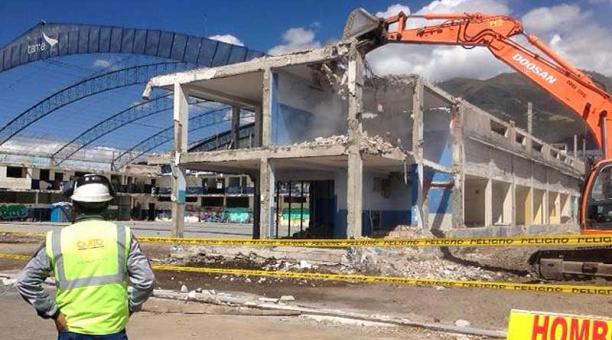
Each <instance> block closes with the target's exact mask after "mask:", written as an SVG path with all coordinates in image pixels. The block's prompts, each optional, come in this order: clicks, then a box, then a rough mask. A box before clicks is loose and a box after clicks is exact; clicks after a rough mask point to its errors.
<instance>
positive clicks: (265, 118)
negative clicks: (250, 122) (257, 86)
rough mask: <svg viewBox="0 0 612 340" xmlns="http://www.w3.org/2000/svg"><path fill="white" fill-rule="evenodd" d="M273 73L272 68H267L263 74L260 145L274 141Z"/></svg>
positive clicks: (266, 144)
mask: <svg viewBox="0 0 612 340" xmlns="http://www.w3.org/2000/svg"><path fill="white" fill-rule="evenodd" d="M273 78H274V77H273V73H272V70H271V69H270V68H266V69H265V70H264V74H263V98H262V104H261V106H262V107H261V125H260V127H259V128H260V132H259V133H260V139H259V140H260V142H261V144H260V146H268V145H270V143H271V142H272V105H274V103H273V100H272V96H273V95H274V94H273V93H272V92H273V84H272V83H273V80H274V79H273Z"/></svg>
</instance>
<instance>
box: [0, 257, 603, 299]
mask: <svg viewBox="0 0 612 340" xmlns="http://www.w3.org/2000/svg"><path fill="white" fill-rule="evenodd" d="M0 258H7V259H14V260H26V261H27V260H29V259H30V258H31V257H30V256H27V255H18V254H6V253H0ZM151 267H153V269H155V270H165V271H181V272H191V273H208V274H228V275H245V276H263V277H274V278H281V279H298V280H300V279H302V280H326V281H344V282H365V283H392V284H405V285H413V286H442V287H449V288H451V287H456V288H486V289H503V290H513V291H530V292H539V293H573V294H591V295H608V296H609V295H612V286H590V285H589V286H587V285H582V286H579V285H577V286H575V285H552V284H530V283H511V282H495V281H457V280H445V279H418V278H412V277H399V276H373V275H354V274H350V275H348V274H347V275H345V274H324V273H307V272H283V271H267V270H256V269H232V268H209V267H187V266H173V265H163V264H154V265H152V266H151Z"/></svg>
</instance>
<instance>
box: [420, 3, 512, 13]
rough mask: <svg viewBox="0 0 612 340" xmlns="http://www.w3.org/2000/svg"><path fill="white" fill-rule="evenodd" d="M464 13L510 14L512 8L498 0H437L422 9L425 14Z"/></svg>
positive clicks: (421, 11)
mask: <svg viewBox="0 0 612 340" xmlns="http://www.w3.org/2000/svg"><path fill="white" fill-rule="evenodd" d="M449 12H454V13H463V12H482V13H487V14H509V13H510V8H509V7H508V5H507V4H506V2H505V1H498V0H436V1H432V2H430V3H429V4H428V5H427V6H424V7H423V8H421V9H420V10H419V11H418V12H417V14H423V13H449Z"/></svg>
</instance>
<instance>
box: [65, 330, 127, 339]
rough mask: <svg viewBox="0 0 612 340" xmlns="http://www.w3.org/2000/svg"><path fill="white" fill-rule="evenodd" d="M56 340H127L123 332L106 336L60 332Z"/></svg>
mask: <svg viewBox="0 0 612 340" xmlns="http://www.w3.org/2000/svg"><path fill="white" fill-rule="evenodd" d="M57 340H128V337H127V334H126V333H125V330H123V331H121V332H119V333H115V334H108V335H89V334H79V333H73V332H60V333H59V334H58V336H57Z"/></svg>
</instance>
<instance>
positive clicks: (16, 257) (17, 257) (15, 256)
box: [0, 253, 32, 261]
mask: <svg viewBox="0 0 612 340" xmlns="http://www.w3.org/2000/svg"><path fill="white" fill-rule="evenodd" d="M0 258H5V259H11V260H20V261H22V260H25V261H27V260H29V259H31V258H32V256H27V255H18V254H3V253H0Z"/></svg>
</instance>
